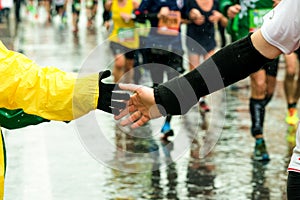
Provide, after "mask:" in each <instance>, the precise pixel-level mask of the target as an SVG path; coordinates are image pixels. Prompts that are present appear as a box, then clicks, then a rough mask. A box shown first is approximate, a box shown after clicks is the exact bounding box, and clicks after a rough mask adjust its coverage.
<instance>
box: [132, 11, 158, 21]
mask: <svg viewBox="0 0 300 200" xmlns="http://www.w3.org/2000/svg"><path fill="white" fill-rule="evenodd" d="M134 14H135V19H133V20H134V21H136V22H140V23H145V21H146V20H147V19H149V20H153V19H157V14H158V13H148V12H145V13H141V12H140V11H138V10H136V11H135V12H134Z"/></svg>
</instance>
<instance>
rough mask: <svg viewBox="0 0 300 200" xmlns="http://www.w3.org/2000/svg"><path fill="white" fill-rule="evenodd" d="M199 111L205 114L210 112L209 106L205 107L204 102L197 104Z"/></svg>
mask: <svg viewBox="0 0 300 200" xmlns="http://www.w3.org/2000/svg"><path fill="white" fill-rule="evenodd" d="M199 109H200V111H201V112H203V113H206V112H209V111H210V108H209V106H208V105H207V103H206V102H205V101H204V100H202V101H200V102H199Z"/></svg>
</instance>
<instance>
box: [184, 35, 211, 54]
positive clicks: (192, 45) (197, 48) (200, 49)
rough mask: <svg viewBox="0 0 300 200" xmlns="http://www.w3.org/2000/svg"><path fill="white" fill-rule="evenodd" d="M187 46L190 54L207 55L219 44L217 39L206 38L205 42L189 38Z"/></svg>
mask: <svg viewBox="0 0 300 200" xmlns="http://www.w3.org/2000/svg"><path fill="white" fill-rule="evenodd" d="M186 46H187V49H188V54H189V55H193V54H196V55H206V54H207V53H208V52H210V51H211V50H214V49H215V48H216V46H217V44H216V41H215V40H205V41H203V42H197V41H195V40H193V39H190V38H187V40H186Z"/></svg>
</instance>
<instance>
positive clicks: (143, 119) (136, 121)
mask: <svg viewBox="0 0 300 200" xmlns="http://www.w3.org/2000/svg"><path fill="white" fill-rule="evenodd" d="M149 120H150V118H149V117H147V116H145V115H142V114H141V112H140V111H135V112H134V113H132V114H131V115H130V116H129V117H127V118H126V119H124V120H122V121H121V122H120V125H121V126H128V125H130V124H131V126H130V127H131V128H133V129H135V128H139V127H141V126H143V125H144V124H145V123H147V122H148V121H149Z"/></svg>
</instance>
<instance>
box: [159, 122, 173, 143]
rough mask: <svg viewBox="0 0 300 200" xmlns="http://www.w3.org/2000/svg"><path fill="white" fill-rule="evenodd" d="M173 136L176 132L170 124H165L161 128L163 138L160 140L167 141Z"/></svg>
mask: <svg viewBox="0 0 300 200" xmlns="http://www.w3.org/2000/svg"><path fill="white" fill-rule="evenodd" d="M173 135H174V132H173V130H172V129H171V125H170V122H165V124H164V125H163V127H162V128H161V137H160V138H161V139H162V140H167V139H168V137H170V136H173Z"/></svg>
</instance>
